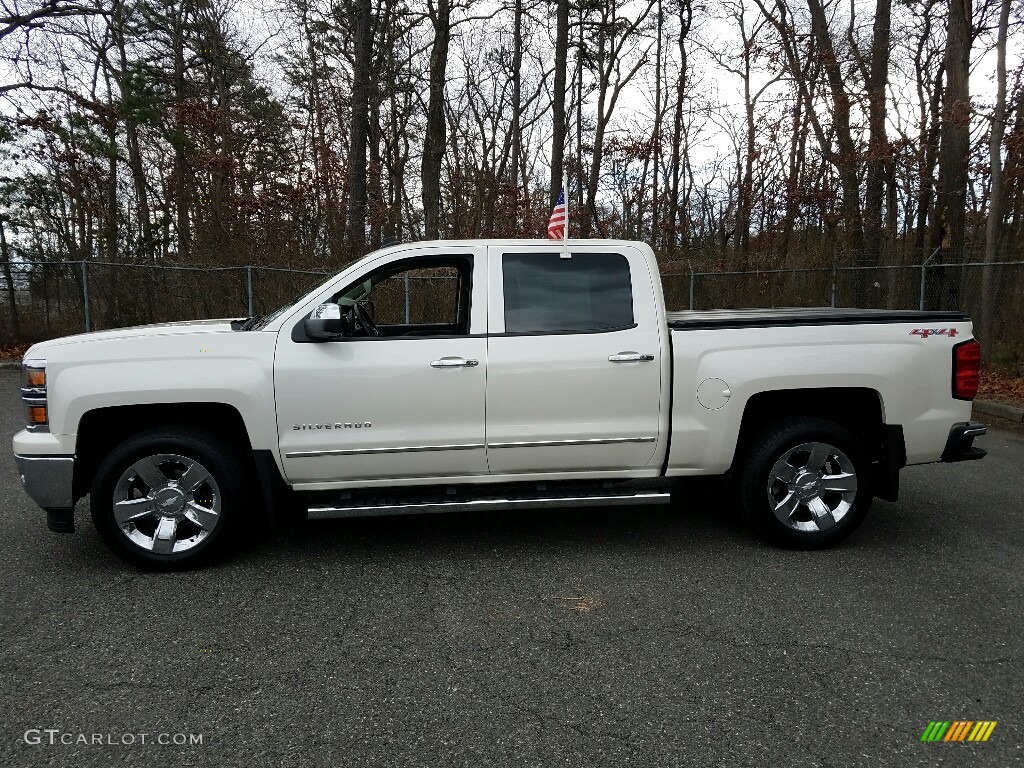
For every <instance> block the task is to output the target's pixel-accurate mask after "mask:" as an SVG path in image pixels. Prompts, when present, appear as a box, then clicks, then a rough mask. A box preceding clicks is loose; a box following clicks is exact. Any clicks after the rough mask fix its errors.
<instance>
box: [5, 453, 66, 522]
mask: <svg viewBox="0 0 1024 768" xmlns="http://www.w3.org/2000/svg"><path fill="white" fill-rule="evenodd" d="M14 461H15V463H16V464H17V465H18V476H19V477H20V478H21V485H22V487H23V488H24V489H25V493H27V494H28V495H29V497H30V498H31V499H32V501H34V502H35V503H36V504H38V505H39V506H40V507H42V508H43V509H45V510H46V512H47V523H48V525H49V527H50V530H52V531H59V532H67V533H70V532H72V531H74V516H73V514H72V513H73V510H74V507H75V496H74V490H73V482H74V477H75V459H74V457H73V456H19V455H18V454H15V455H14Z"/></svg>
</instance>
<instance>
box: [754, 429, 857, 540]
mask: <svg viewBox="0 0 1024 768" xmlns="http://www.w3.org/2000/svg"><path fill="white" fill-rule="evenodd" d="M871 469H872V467H871V461H870V459H869V457H868V453H867V451H866V449H865V448H864V445H863V444H862V443H861V441H860V440H859V439H858V438H857V437H856V436H855V435H854V434H853V433H852V432H850V431H849V430H848V429H846V428H844V427H841V426H840V425H838V424H835V423H833V422H830V421H826V420H824V419H817V418H810V417H800V418H798V419H796V420H792V421H781V420H780V421H777V422H773V423H771V424H769V425H766V426H765V427H763V428H762V429H760V430H759V431H758V432H757V433H756V435H755V436H754V437H753V438H752V439H751V440H750V441H749V442H748V443H747V448H746V450H745V451H744V454H743V457H742V458H741V460H740V464H739V467H738V471H737V473H736V477H735V479H736V481H737V488H736V491H737V495H738V497H739V503H740V507H741V508H742V509H743V511H744V512H745V514H746V516H747V519H748V520H749V521H750V523H751V524H752V525H753V527H754V528H755V530H757V532H758V533H760V534H761V535H762V536H763V537H764V538H765V539H767V540H768V541H770V542H772V543H773V544H777V545H779V546H782V547H787V548H790V549H819V548H821V547H829V546H832V545H833V544H837V543H838V542H840V541H842V540H843V539H845V538H846V537H847V536H849V535H850V534H851V533H853V531H854V530H855V529H856V528H857V526H858V525H860V523H861V522H862V521H863V519H864V516H865V515H866V514H867V511H868V508H869V507H870V506H871V501H872V499H873V497H874V494H873V489H872V487H871V479H872V471H871Z"/></svg>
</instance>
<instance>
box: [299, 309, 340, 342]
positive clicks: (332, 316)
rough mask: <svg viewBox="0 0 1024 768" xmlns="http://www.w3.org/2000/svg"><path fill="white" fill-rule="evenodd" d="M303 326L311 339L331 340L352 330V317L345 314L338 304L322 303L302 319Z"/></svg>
mask: <svg viewBox="0 0 1024 768" xmlns="http://www.w3.org/2000/svg"><path fill="white" fill-rule="evenodd" d="M302 328H303V330H304V331H305V332H306V335H307V336H308V337H309V338H311V339H317V340H319V341H329V340H331V339H338V338H341V337H342V336H344V335H345V334H346V333H348V332H349V331H350V330H352V318H351V317H349V316H348V315H344V316H343V315H342V314H341V307H339V306H338V305H337V304H321V305H320V306H319V307H317V308H316V309H314V310H313V311H312V312H311V313H310V315H309V317H307V318H306V319H305V320H303V321H302Z"/></svg>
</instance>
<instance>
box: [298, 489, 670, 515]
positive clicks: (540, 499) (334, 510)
mask: <svg viewBox="0 0 1024 768" xmlns="http://www.w3.org/2000/svg"><path fill="white" fill-rule="evenodd" d="M671 499H672V494H670V493H666V492H661V491H622V492H619V493H616V492H615V491H609V490H607V489H601V491H600V492H599V493H594V494H592V495H588V494H566V495H564V496H561V495H558V494H550V493H549V494H544V495H535V496H522V497H518V498H497V497H482V498H476V499H466V500H465V501H456V500H454V499H452V500H443V501H442V500H438V501H417V502H409V503H380V504H367V503H359V502H356V500H352V501H353V502H355V503H352V504H337V505H317V506H311V507H309V509H308V511H307V513H306V516H307V517H308V518H309V519H310V520H327V519H331V518H338V517H376V516H378V515H417V514H425V513H434V512H466V511H470V510H492V509H493V510H502V509H546V508H552V507H611V506H637V505H641V504H668V503H669V501H671Z"/></svg>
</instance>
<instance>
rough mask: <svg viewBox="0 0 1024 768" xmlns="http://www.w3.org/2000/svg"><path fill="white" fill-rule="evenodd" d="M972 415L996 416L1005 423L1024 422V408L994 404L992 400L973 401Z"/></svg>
mask: <svg viewBox="0 0 1024 768" xmlns="http://www.w3.org/2000/svg"><path fill="white" fill-rule="evenodd" d="M974 413H984V414H985V415H987V416H998V417H999V418H1000V419H1006V420H1007V421H1016V422H1018V423H1021V422H1024V408H1018V407H1017V406H1016V405H1009V404H1007V403H996V402H993V401H992V400H975V401H974Z"/></svg>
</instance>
